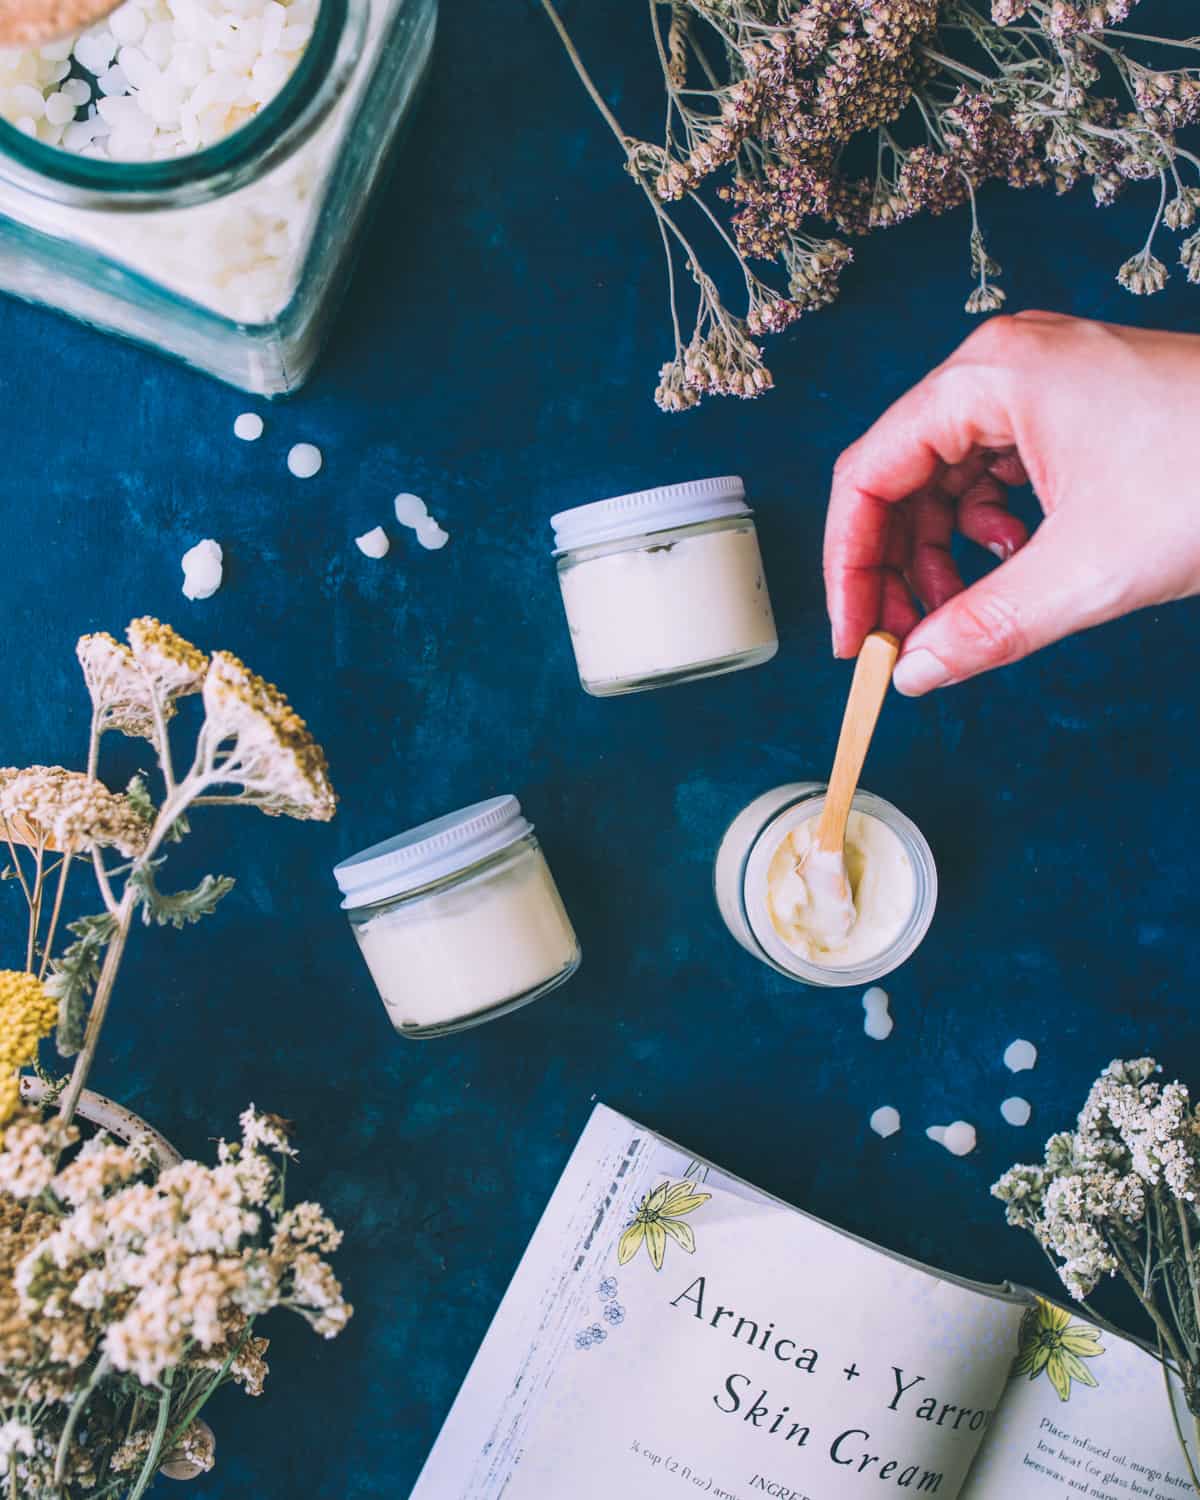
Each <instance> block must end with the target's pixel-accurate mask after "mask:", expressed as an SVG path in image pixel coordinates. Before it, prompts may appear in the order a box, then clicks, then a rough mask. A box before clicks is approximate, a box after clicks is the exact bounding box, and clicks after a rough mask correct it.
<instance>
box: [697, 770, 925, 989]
mask: <svg viewBox="0 0 1200 1500" xmlns="http://www.w3.org/2000/svg"><path fill="white" fill-rule="evenodd" d="M824 803H825V787H824V785H823V784H821V783H820V782H815V781H806V782H793V783H791V784H790V785H788V786H780V787H776V788H775V789H774V790H773V791H770V792H765V793H764V794H763V795H762V796H761V797H758V798H756V799H755V800H754V801H753V802H751V804H750V805H749V807H747V808H745V809H744V810H743V811H742V812H740V813H739V814H738V816H737V817H736V818H735V819H734V820H733V822H732V823H731V824H730V826H729V829H728V831H727V832H726V834H725V837H724V839H723V840H722V841H721V847H720V849H719V850H718V851H717V862H716V870H715V875H714V884H715V889H716V897H717V905H718V907H719V908H720V911H721V915H722V917H724V919H725V925H726V926H727V927H728V928H729V930H730V932H731V933H732V934H733V935H734V937H735V938H736V939H737V940H738V942H739V943H741V945H742V947H743V948H745V949H746V951H747V952H749V953H752V954H753V955H754V956H755V958H759V959H761V960H762V961H763V963H767V964H770V965H771V967H772V968H774V969H778V970H779V972H780V973H781V974H786V975H788V977H789V978H791V979H798V980H801V981H802V982H803V983H805V984H813V985H823V986H837V985H858V984H869V983H870V982H871V981H872V980H875V979H879V978H881V977H882V976H883V975H884V974H890V973H891V971H892V970H893V969H897V968H899V966H900V965H901V964H902V963H903V962H904V961H905V959H906V958H908V957H909V956H910V955H911V954H912V953H913V952H914V951H915V950H916V948H917V946H918V945H919V943H920V942H921V939H922V938H923V937H924V936H925V934H926V932H927V931H928V930H929V924H930V922H932V920H933V912H934V908H935V906H936V905H937V867H936V866H935V864H934V862H933V854H932V852H931V850H930V848H929V845H928V843H927V842H926V841H925V836H924V835H923V834H922V832H921V830H920V829H919V828H918V827H917V826H916V825H915V824H914V823H912V822H910V821H909V819H908V818H906V817H905V816H904V814H903V813H902V812H900V811H899V810H898V809H896V808H895V807H893V806H892V805H891V803H890V802H885V801H884V800H883V798H882V797H874V796H872V795H871V793H870V792H864V791H859V792H857V793H855V797H854V803H853V808H852V811H851V813H850V821H849V825H848V827H847V830H846V873H847V874H848V876H849V878H850V889H851V891H852V893H853V896H854V906H855V911H856V912H857V919H856V921H855V923H854V926H853V927H852V928H851V930H850V934H849V936H848V937H847V938H846V939H845V940H844V941H840V942H838V943H837V944H836V946H833V947H826V946H824V945H823V943H822V941H821V938H820V936H819V935H818V934H815V933H814V932H812V931H811V930H810V928H809V927H808V926H807V925H806V921H805V917H806V907H808V899H807V897H808V893H807V889H806V887H805V884H804V880H803V875H802V873H801V866H802V861H803V858H804V855H805V853H806V852H807V850H808V847H809V844H810V842H811V840H812V838H813V836H814V835H815V833H816V827H817V820H818V818H819V817H820V815H821V809H822V807H823V806H824Z"/></svg>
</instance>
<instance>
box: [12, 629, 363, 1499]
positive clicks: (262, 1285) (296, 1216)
mask: <svg viewBox="0 0 1200 1500" xmlns="http://www.w3.org/2000/svg"><path fill="white" fill-rule="evenodd" d="M78 656H79V661H80V665H81V666H82V669H83V675H84V681H85V683H86V685H87V689H88V692H89V695H90V697H91V703H92V716H91V730H90V736H89V745H88V753H87V765H86V769H85V770H83V771H74V770H68V769H66V768H64V767H62V766H27V767H24V768H16V767H7V768H0V837H2V838H3V839H4V841H5V843H6V844H7V847H8V851H9V856H10V859H11V866H10V867H9V869H8V870H7V871H6V872H5V874H6V876H7V878H9V879H11V880H12V881H14V882H15V883H17V884H19V887H20V890H21V893H22V895H23V896H24V899H25V903H26V906H27V909H28V916H29V922H28V937H27V940H26V943H25V953H24V967H23V968H22V969H16V968H13V969H8V970H0V1496H4V1497H6V1500H17V1497H22V1500H92V1497H94V1500H100V1497H102V1496H104V1497H110V1500H138V1497H140V1496H141V1495H142V1494H143V1493H144V1492H145V1490H146V1488H147V1486H148V1485H149V1484H150V1483H151V1481H152V1479H153V1478H154V1475H155V1474H156V1473H158V1472H159V1471H160V1470H161V1471H162V1472H163V1473H165V1474H168V1475H170V1476H171V1477H174V1478H188V1477H192V1476H194V1475H195V1474H199V1473H202V1472H203V1471H204V1470H206V1469H208V1468H210V1467H211V1466H212V1461H213V1437H212V1433H211V1431H210V1430H209V1429H208V1428H207V1426H206V1425H205V1424H204V1423H203V1422H202V1421H201V1420H200V1417H199V1413H200V1411H201V1409H202V1407H203V1406H204V1403H205V1402H206V1401H207V1400H208V1398H209V1396H211V1395H212V1394H213V1392H214V1391H215V1390H216V1389H217V1388H218V1387H219V1386H220V1385H222V1384H224V1383H226V1382H228V1381H236V1382H237V1383H239V1384H240V1385H241V1386H242V1387H243V1388H244V1389H245V1390H247V1391H248V1392H250V1393H251V1394H257V1393H258V1392H259V1391H260V1390H261V1388H262V1379H263V1376H264V1375H265V1373H266V1365H265V1364H264V1362H263V1357H262V1356H263V1352H264V1350H265V1348H266V1340H265V1339H262V1338H259V1337H257V1336H255V1335H254V1334H253V1332H252V1330H253V1327H254V1320H255V1318H257V1317H258V1316H259V1315H261V1314H263V1313H265V1312H268V1311H269V1310H271V1309H272V1308H275V1307H287V1308H290V1309H292V1310H294V1311H296V1312H298V1313H300V1314H301V1315H302V1316H303V1317H305V1318H306V1319H307V1320H308V1321H309V1322H310V1323H311V1324H312V1326H313V1327H314V1328H315V1329H316V1331H317V1332H318V1333H320V1334H322V1335H324V1336H325V1337H333V1336H334V1335H335V1334H336V1333H338V1332H339V1331H340V1330H341V1328H342V1327H343V1326H344V1324H345V1322H346V1320H347V1318H348V1317H349V1315H350V1309H349V1307H348V1306H347V1305H346V1303H345V1301H344V1299H343V1298H342V1293H341V1288H340V1287H339V1285H338V1283H337V1281H336V1279H335V1278H334V1276H333V1273H332V1271H331V1269H330V1267H329V1265H328V1263H327V1261H326V1259H325V1256H326V1254H328V1253H329V1252H331V1251H333V1250H335V1249H336V1248H337V1246H338V1244H339V1242H340V1240H341V1234H340V1232H339V1231H338V1230H336V1229H335V1228H334V1226H333V1225H332V1224H331V1223H330V1221H329V1220H328V1219H327V1218H326V1217H325V1215H324V1213H323V1212H322V1210H321V1208H320V1207H319V1205H317V1204H313V1203H301V1204H299V1205H297V1206H296V1207H294V1208H292V1209H290V1210H289V1209H286V1208H285V1206H284V1196H283V1184H284V1166H285V1165H286V1162H287V1159H288V1158H289V1157H291V1156H292V1155H294V1152H293V1150H292V1147H291V1146H290V1145H289V1143H288V1139H287V1129H286V1125H285V1122H284V1121H282V1120H279V1119H278V1118H276V1117H275V1116H271V1115H263V1114H260V1113H258V1112H256V1111H255V1110H254V1109H253V1108H250V1109H249V1110H247V1111H246V1112H245V1114H243V1116H242V1119H241V1126H242V1134H241V1139H240V1141H238V1142H235V1143H231V1144H226V1143H224V1142H222V1143H221V1145H220V1147H219V1149H218V1164H217V1166H215V1167H206V1166H202V1165H201V1164H199V1163H197V1162H193V1161H180V1160H179V1158H178V1157H177V1156H176V1155H175V1154H174V1153H173V1152H171V1151H170V1149H169V1148H167V1147H166V1145H165V1142H162V1141H161V1139H160V1138H153V1139H152V1138H150V1137H149V1136H146V1137H145V1138H144V1139H143V1138H140V1137H139V1138H136V1139H135V1140H134V1141H133V1143H132V1144H128V1143H122V1142H121V1141H119V1140H117V1139H114V1138H113V1137H111V1136H109V1135H107V1134H104V1133H99V1134H96V1133H93V1134H92V1135H91V1136H90V1138H88V1139H87V1140H85V1141H83V1142H82V1144H80V1142H81V1133H80V1129H79V1127H78V1126H77V1125H76V1124H75V1123H74V1117H75V1114H76V1110H77V1107H78V1105H79V1102H80V1095H81V1093H82V1090H83V1086H84V1083H85V1081H86V1079H87V1076H88V1073H89V1070H90V1068H91V1065H92V1061H93V1059H94V1057H95V1053H96V1044H97V1041H98V1039H99V1036H100V1031H101V1027H102V1026H103V1023H104V1018H105V1015H106V1014H107V1010H108V1005H109V1000H110V998H111V995H112V992H113V986H114V984H115V982H116V978H117V973H118V970H119V968H120V964H121V959H122V956H123V954H124V950H125V946H126V943H127V941H128V939H129V936H130V933H131V930H132V927H133V923H134V918H135V917H136V916H137V915H138V914H140V915H141V918H142V920H143V922H145V923H147V924H149V923H158V924H159V925H170V926H174V927H181V926H183V925H184V924H185V923H189V922H196V921H199V920H200V919H201V918H202V917H204V916H206V915H208V914H209V913H211V912H212V911H213V910H214V909H215V907H216V905H217V903H218V902H219V901H220V900H221V898H222V896H224V895H225V894H226V892H227V891H228V890H229V889H230V887H231V886H232V884H233V882H232V880H230V879H229V878H227V877H225V876H212V875H208V876H205V877H204V879H203V880H201V881H200V882H199V883H198V884H197V885H196V886H194V887H193V888H191V889H190V890H182V891H167V890H164V889H163V888H162V886H161V885H160V879H161V867H162V865H163V863H164V859H165V850H166V849H167V847H168V846H170V845H173V844H175V843H178V842H179V841H180V840H181V839H183V838H184V837H186V835H187V833H188V831H189V823H188V819H189V816H190V815H191V814H192V813H193V812H194V811H195V810H196V809H197V808H200V807H203V806H205V805H210V804H213V803H232V804H236V805H239V806H246V807H252V808H257V809H259V810H260V811H262V812H265V813H267V814H269V815H272V816H278V815H286V816H288V817H293V818H304V819H321V820H325V819H328V818H331V817H332V816H333V813H334V809H335V804H336V799H335V796H334V793H333V789H332V787H331V786H330V783H329V778H328V775H327V773H326V765H325V757H324V755H323V754H322V752H321V749H320V747H319V746H318V745H317V744H316V743H315V741H314V740H313V738H312V736H311V735H310V734H309V732H308V729H307V728H306V726H305V724H304V721H303V720H302V719H300V718H299V717H298V716H297V714H296V713H295V712H294V711H293V710H292V708H291V707H290V706H289V704H288V702H287V699H286V698H284V696H283V694H282V693H280V692H279V690H278V689H277V688H275V687H273V686H272V685H271V684H270V683H268V682H264V681H263V679H262V678H260V677H257V676H255V675H254V673H252V672H251V671H250V670H249V669H248V668H247V667H246V666H244V665H243V664H242V663H241V662H240V661H238V659H237V658H236V657H235V656H231V655H230V654H229V653H228V652H223V651H218V652H215V653H214V654H213V655H212V656H211V657H209V656H206V655H205V654H204V653H203V652H202V651H199V650H198V649H197V648H196V647H195V646H193V645H191V644H190V643H189V642H188V641H185V640H184V639H183V638H182V637H181V636H179V635H177V634H176V633H175V631H173V630H172V629H171V627H170V626H168V625H163V624H160V623H159V621H157V620H153V619H150V618H142V619H138V620H134V621H133V623H132V624H131V625H130V626H129V629H128V632H127V643H123V642H118V641H116V640H114V639H113V638H112V637H111V636H109V635H87V636H84V637H83V638H82V639H81V640H80V642H79V645H78ZM188 696H197V697H198V698H199V699H200V707H201V708H202V709H203V713H202V715H201V716H200V717H199V727H198V729H197V730H196V731H195V734H194V739H193V742H192V748H191V752H190V759H189V760H188V763H187V769H186V770H178V769H177V765H182V764H183V762H182V761H177V752H178V749H179V746H178V745H177V744H174V743H173V742H172V737H171V733H170V729H169V726H170V725H171V723H172V721H173V720H174V719H175V718H176V716H177V714H178V713H179V703H180V700H181V699H183V698H185V697H188ZM112 731H117V732H120V733H122V734H125V735H127V736H130V737H131V738H134V739H139V740H145V741H147V742H148V743H149V745H150V747H151V749H152V752H153V757H154V760H155V762H156V765H157V770H158V774H159V778H160V782H161V787H160V790H159V792H158V794H157V800H156V798H155V796H153V795H152V793H151V788H150V784H149V782H148V780H147V778H146V777H145V776H143V775H141V774H139V775H137V776H135V777H134V779H133V780H132V781H131V782H130V783H129V785H128V786H127V787H126V789H125V790H124V791H123V792H121V791H114V790H112V789H111V788H110V787H108V786H106V785H105V784H104V782H103V781H102V780H101V779H100V774H99V773H100V760H101V752H102V749H103V745H104V736H105V735H106V734H108V733H110V732H112ZM179 737H180V736H179V735H178V733H177V735H176V739H178V738H179ZM79 867H83V868H84V869H87V870H89V871H90V873H91V875H92V877H93V878H94V881H95V884H96V887H97V888H98V891H99V897H100V901H101V903H102V907H103V909H102V910H101V911H100V912H99V913H97V914H95V915H93V916H85V917H81V918H79V919H78V920H76V921H73V922H70V923H69V926H68V930H69V932H70V934H71V937H72V939H73V941H71V942H69V943H68V945H67V946H66V947H65V948H63V949H62V950H61V951H58V950H56V938H57V937H58V935H59V932H60V927H61V925H62V924H61V920H60V919H62V918H63V913H64V897H65V895H66V891H67V886H68V882H69V880H70V877H71V875H72V872H73V871H74V870H76V869H77V868H79ZM51 1031H56V1039H57V1042H58V1050H59V1052H60V1054H61V1055H63V1056H64V1057H68V1056H72V1055H74V1056H75V1059H76V1060H75V1064H74V1068H73V1071H72V1072H71V1075H70V1077H69V1079H68V1078H64V1079H62V1080H61V1081H60V1080H55V1079H54V1078H52V1077H50V1076H49V1074H48V1073H46V1072H45V1071H43V1070H42V1069H41V1067H40V1065H39V1060H38V1044H39V1042H40V1041H41V1040H42V1038H44V1037H46V1036H48V1035H49V1034H50V1033H51ZM33 1065H39V1072H40V1074H41V1077H40V1079H39V1080H30V1079H28V1078H27V1079H26V1085H27V1087H28V1092H29V1094H30V1096H31V1101H32V1102H31V1103H29V1104H26V1105H22V1103H21V1085H20V1082H19V1074H20V1072H21V1070H22V1069H24V1068H28V1067H30V1066H33ZM94 1103H95V1100H94V1098H93V1104H94ZM120 1113H121V1112H120V1111H119V1110H116V1108H115V1107H114V1106H111V1105H108V1104H107V1103H106V1102H104V1101H101V1108H100V1109H99V1111H98V1115H118V1114H120ZM96 1117H97V1116H96V1115H94V1116H93V1118H96Z"/></svg>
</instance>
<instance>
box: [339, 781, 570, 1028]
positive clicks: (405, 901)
mask: <svg viewBox="0 0 1200 1500" xmlns="http://www.w3.org/2000/svg"><path fill="white" fill-rule="evenodd" d="M333 873H334V878H335V879H336V880H337V883H338V886H339V887H340V889H341V891H342V895H343V897H344V900H343V901H342V906H343V908H344V909H345V912H346V915H347V916H348V917H349V919H350V926H351V927H352V928H353V930H354V936H355V937H356V938H357V939H358V945H359V947H360V948H361V949H362V952H363V957H364V958H365V959H366V961H367V968H368V969H370V971H371V977H372V978H373V979H374V981H375V984H376V987H377V988H378V990H379V993H380V995H381V996H382V997H383V1003H384V1006H385V1007H386V1008H387V1013H388V1015H389V1016H390V1017H391V1019H392V1025H393V1026H394V1027H395V1028H396V1030H397V1031H398V1032H400V1033H401V1035H403V1036H411V1037H428V1036H444V1035H445V1034H446V1033H448V1032H451V1031H461V1030H463V1029H464V1028H465V1027H467V1026H477V1025H479V1024H480V1022H482V1021H490V1020H491V1019H492V1017H493V1016H498V1015H502V1014H503V1013H504V1012H505V1011H508V1010H515V1009H516V1007H517V1006H519V1005H526V1004H528V1002H529V1001H530V1000H536V999H538V998H539V997H540V996H542V995H545V994H547V993H548V992H549V991H550V990H552V989H554V988H556V987H557V986H558V985H560V984H562V983H563V982H564V981H565V980H567V979H569V978H570V977H571V975H572V974H574V972H575V970H576V969H577V968H578V967H579V963H580V952H579V942H578V940H577V939H576V937H575V931H574V928H573V927H572V926H571V920H570V918H569V917H568V916H567V913H566V909H565V908H564V906H563V903H562V898H561V897H560V896H559V894H558V888H557V886H556V885H555V884H554V877H553V876H552V875H551V873H550V868H549V866H548V865H547V864H546V859H545V856H544V855H543V853H542V851H541V848H540V847H539V845H538V841H537V839H536V838H534V835H533V826H532V825H531V824H530V823H528V822H527V821H526V819H525V818H524V817H523V815H522V813H521V804H520V803H519V802H518V801H517V799H516V798H515V797H494V798H492V800H491V801H489V802H478V803H476V804H475V805H474V806H473V807H466V808H464V809H463V810H462V811H461V812H456V813H451V814H450V815H449V816H448V817H445V818H438V819H437V820H436V821H434V822H432V823H424V824H422V825H421V827H419V828H414V829H412V830H411V832H409V833H402V834H400V835H399V836H398V837H396V838H393V839H388V840H386V842H384V843H382V844H375V845H373V846H372V847H371V848H370V849H364V850H363V851H362V853H361V854H354V855H351V857H350V858H349V859H345V860H343V861H342V863H341V864H340V865H338V866H337V867H336V869H335V870H334V872H333Z"/></svg>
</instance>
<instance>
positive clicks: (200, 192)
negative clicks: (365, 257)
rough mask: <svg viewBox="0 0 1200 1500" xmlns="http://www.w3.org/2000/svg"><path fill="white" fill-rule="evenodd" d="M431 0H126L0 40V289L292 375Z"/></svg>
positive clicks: (180, 351) (389, 134)
mask: <svg viewBox="0 0 1200 1500" xmlns="http://www.w3.org/2000/svg"><path fill="white" fill-rule="evenodd" d="M436 15H437V0H186V3H184V0H124V3H123V4H121V5H120V6H119V7H118V8H117V9H116V10H115V11H113V12H112V13H111V14H110V15H109V16H107V17H105V19H103V20H102V21H100V22H98V23H97V24H96V25H94V26H92V27H90V28H88V30H87V31H85V32H83V33H81V34H80V35H78V36H77V37H71V38H67V39H65V40H63V41H59V42H53V43H51V44H49V45H47V46H42V47H26V48H22V49H6V50H0V290H4V291H7V292H11V293H14V294H15V295H17V296H19V297H23V298H25V299H26V300H27V301H31V302H38V303H42V304H44V305H46V306H48V307H51V308H54V309H57V310H58V311H61V312H65V313H68V314H70V315H71V316H73V317H76V318H80V319H82V320H83V321H84V322H86V323H90V324H93V325H95V326H97V327H100V328H104V329H107V330H109V331H111V332H114V333H119V334H123V335H125V336H127V337H129V338H133V339H136V340H138V341H139V342H140V343H143V344H146V345H149V346H151V347H153V348H157V349H160V350H162V351H163V352H165V353H168V354H171V355H174V356H176V357H178V358H179V359H182V360H184V361H186V362H187V363H188V364H190V365H194V366H195V367H196V368H198V369H201V370H206V371H208V372H209V373H211V374H213V375H216V376H218V377H219V378H220V379H222V380H226V381H228V382H230V383H231V384H233V385H236V386H240V387H241V388H242V389H243V390H246V391H251V392H256V393H259V394H262V395H277V394H281V393H283V392H285V391H288V390H292V389H294V388H295V387H297V386H299V385H300V384H301V383H302V382H303V381H304V379H305V378H306V376H307V374H308V372H309V370H310V369H311V367H312V364H313V362H314V360H315V358H316V356H317V353H318V351H319V347H320V344H321V342H322V339H323V336H324V334H325V332H326V329H327V327H328V324H329V321H330V317H331V314H332V312H333V310H334V307H335V304H336V301H337V298H338V296H339V294H340V292H341V291H342V290H343V288H344V285H345V282H346V280H347V279H348V275H349V268H350V263H351V256H352V251H353V248H354V244H355V240H356V238H357V234H358V231H359V229H360V228H361V226H362V223H363V221H364V219H365V217H366V211H367V205H368V201H369V199H370V197H371V193H372V189H373V187H374V185H375V183H376V181H377V179H378V177H379V175H380V171H381V169H382V167H383V164H384V161H385V159H386V157H387V154H388V151H389V150H390V148H391V146H392V144H393V142H394V140H395V138H396V134H397V131H398V130H399V128H400V126H401V125H402V123H403V122H404V120H405V118H406V117H407V115H408V113H409V110H410V107H411V105H412V103H413V100H414V97H415V95H416V93H417V88H418V85H419V83H420V81H421V79H422V77H423V75H424V73H425V70H426V65H427V63H428V60H429V55H430V50H431V47H432V43H433V34H434V27H435V22H436Z"/></svg>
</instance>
